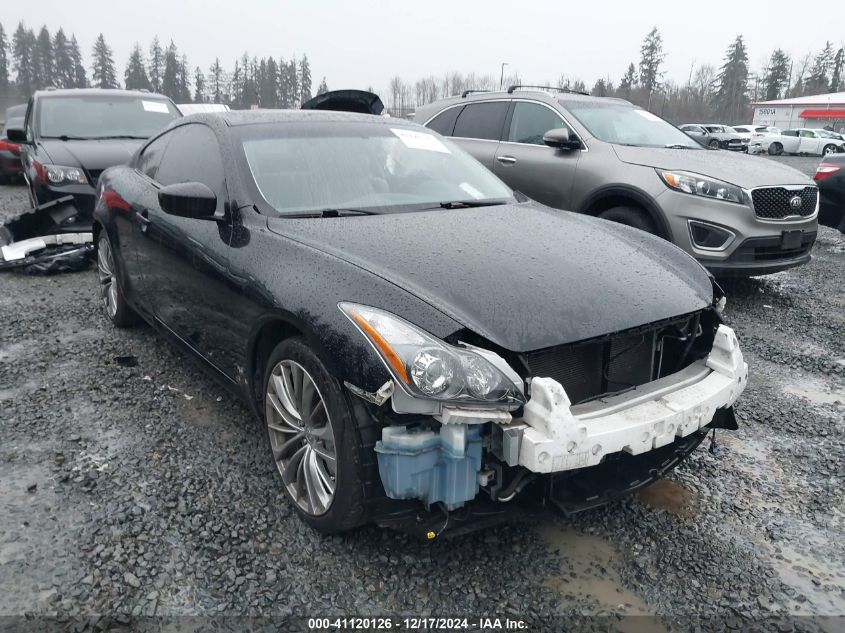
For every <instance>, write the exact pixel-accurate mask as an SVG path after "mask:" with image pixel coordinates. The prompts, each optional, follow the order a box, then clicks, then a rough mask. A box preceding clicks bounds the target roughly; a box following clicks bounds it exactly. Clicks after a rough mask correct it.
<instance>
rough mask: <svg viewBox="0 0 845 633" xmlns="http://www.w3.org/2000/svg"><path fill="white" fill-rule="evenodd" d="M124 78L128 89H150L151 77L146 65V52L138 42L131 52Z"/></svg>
mask: <svg viewBox="0 0 845 633" xmlns="http://www.w3.org/2000/svg"><path fill="white" fill-rule="evenodd" d="M123 78H124V80H125V85H126V89H127V90H150V78H149V77H147V69H146V68H145V67H144V53H143V52H142V51H141V45H140V44H138V43H137V42H136V43H135V46H134V47H133V48H132V52H131V53H130V54H129V61H128V62H127V63H126V72H125V73H123Z"/></svg>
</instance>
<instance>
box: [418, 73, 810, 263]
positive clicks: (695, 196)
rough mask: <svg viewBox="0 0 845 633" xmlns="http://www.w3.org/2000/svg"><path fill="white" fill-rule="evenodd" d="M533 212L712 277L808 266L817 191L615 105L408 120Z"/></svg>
mask: <svg viewBox="0 0 845 633" xmlns="http://www.w3.org/2000/svg"><path fill="white" fill-rule="evenodd" d="M415 118H416V120H417V121H418V122H420V123H423V124H424V125H426V126H427V127H429V128H431V129H433V130H435V131H437V132H439V133H440V134H443V135H444V136H451V137H454V140H455V141H456V142H457V143H458V144H460V145H461V146H462V147H464V149H466V150H468V151H469V152H470V153H471V154H472V155H473V156H475V158H476V159H478V160H479V161H481V163H483V164H484V165H485V166H487V167H488V168H489V169H490V170H492V171H493V172H494V173H495V174H496V175H497V176H499V177H500V178H501V179H502V180H504V181H505V182H506V183H507V184H508V185H510V187H511V188H513V189H517V190H519V191H521V192H523V193H525V194H526V195H528V196H530V197H532V198H534V199H535V200H537V201H538V202H542V203H543V204H546V205H549V206H551V207H556V208H558V209H567V210H572V211H577V212H581V213H586V214H589V215H594V216H598V217H601V218H605V219H607V220H613V221H615V222H621V223H622V224H627V225H629V226H634V227H637V228H639V229H642V230H644V231H648V232H650V233H654V234H657V235H660V236H661V237H664V238H665V239H667V240H670V241H672V242H674V243H675V244H677V245H678V246H680V247H681V248H683V249H684V250H685V251H687V252H688V253H690V254H691V255H693V256H694V257H695V258H696V259H698V260H699V261H700V262H701V263H702V264H704V265H705V266H706V267H707V268H708V269H710V270H711V271H712V272H713V273H714V274H715V275H717V276H728V275H740V276H750V275H765V274H768V273H773V272H776V271H779V270H784V269H786V268H790V267H792V266H797V265H799V264H803V263H806V262H808V261H809V260H810V250H811V249H812V246H813V242H814V241H815V239H816V231H817V228H818V222H817V215H818V198H819V196H818V189H817V188H816V186H815V184H814V183H813V181H812V180H810V179H809V178H808V177H807V176H804V175H803V174H802V173H801V172H799V171H796V170H794V169H792V168H790V167H786V166H784V165H782V164H780V163H777V162H775V161H771V160H763V161H761V160H760V159H759V158H752V157H749V156H746V155H744V154H735V153H733V152H723V151H715V150H710V149H707V148H705V147H703V146H702V145H700V144H699V143H697V142H696V141H694V140H693V139H691V138H690V137H689V136H687V135H686V134H684V133H683V132H681V131H680V130H679V129H678V128H676V127H674V126H673V125H671V124H669V123H667V122H666V121H664V120H663V119H661V118H660V117H658V116H655V115H654V114H652V113H650V112H648V111H646V110H643V109H641V108H639V107H636V106H634V105H632V104H631V103H629V102H627V101H623V100H621V99H611V98H607V97H590V96H586V95H581V94H575V93H569V92H560V93H553V92H551V91H549V90H529V89H522V88H519V87H516V86H514V87H511V88H509V89H508V90H507V91H502V92H482V93H470V92H465V93H464V94H463V95H460V96H457V97H451V98H449V99H444V100H441V101H438V102H435V103H432V104H429V105H426V106H422V107H420V108H418V109H417V112H416V117H415Z"/></svg>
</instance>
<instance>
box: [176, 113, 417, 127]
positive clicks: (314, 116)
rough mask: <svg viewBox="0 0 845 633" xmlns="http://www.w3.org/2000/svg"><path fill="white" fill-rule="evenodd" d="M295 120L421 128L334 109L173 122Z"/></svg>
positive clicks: (204, 115) (195, 117)
mask: <svg viewBox="0 0 845 633" xmlns="http://www.w3.org/2000/svg"><path fill="white" fill-rule="evenodd" d="M297 121H309V122H325V123H375V124H379V125H393V126H396V125H403V126H413V127H421V126H420V125H418V124H417V123H414V122H412V121H408V120H406V119H398V118H392V117H385V116H376V115H373V114H357V113H354V112H339V111H335V110H230V111H228V112H202V113H197V114H190V115H188V116H186V117H183V118H181V119H177V120H176V121H174V125H178V124H180V123H184V122H198V123H211V124H220V123H223V124H224V125H226V126H228V127H240V126H245V125H260V124H267V123H291V122H297Z"/></svg>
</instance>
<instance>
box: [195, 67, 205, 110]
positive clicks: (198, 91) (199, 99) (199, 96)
mask: <svg viewBox="0 0 845 633" xmlns="http://www.w3.org/2000/svg"><path fill="white" fill-rule="evenodd" d="M194 103H205V75H203V74H202V68H200V67H199V66H197V67H196V68H194Z"/></svg>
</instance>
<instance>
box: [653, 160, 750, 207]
mask: <svg viewBox="0 0 845 633" xmlns="http://www.w3.org/2000/svg"><path fill="white" fill-rule="evenodd" d="M657 175H658V176H660V179H661V180H662V181H663V182H664V183H665V184H666V186H667V187H669V188H670V189H674V190H675V191H681V192H683V193H688V194H691V195H693V196H703V197H705V198H713V199H715V200H725V201H726V202H736V203H738V204H745V194H744V193H743V191H742V189H740V188H739V187H737V186H736V185H732V184H730V183H727V182H724V181H723V180H716V179H715V178H708V177H707V176H702V175H701V174H693V173H691V172H688V171H669V170H666V169H658V170H657Z"/></svg>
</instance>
